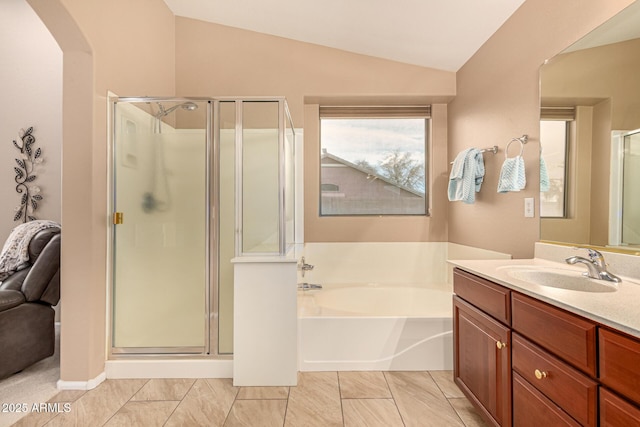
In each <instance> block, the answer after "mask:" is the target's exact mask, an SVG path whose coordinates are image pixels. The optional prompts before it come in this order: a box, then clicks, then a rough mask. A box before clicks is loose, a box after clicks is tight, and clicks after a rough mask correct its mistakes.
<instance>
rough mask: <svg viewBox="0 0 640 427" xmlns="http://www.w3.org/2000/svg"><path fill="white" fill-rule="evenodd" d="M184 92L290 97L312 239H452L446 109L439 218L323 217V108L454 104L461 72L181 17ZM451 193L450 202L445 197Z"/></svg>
mask: <svg viewBox="0 0 640 427" xmlns="http://www.w3.org/2000/svg"><path fill="white" fill-rule="evenodd" d="M176 74H177V75H176V77H177V80H176V89H177V92H178V93H179V94H181V95H185V96H188V95H204V96H222V95H229V96H235V95H239V96H242V95H245V96H249V95H251V96H253V95H263V96H273V95H284V96H286V98H287V101H288V103H289V108H290V110H291V116H292V119H293V123H294V126H296V127H303V128H304V138H305V141H304V151H305V161H304V163H305V164H304V170H305V172H304V173H305V178H304V186H305V219H304V221H305V241H307V242H326V241H348V242H358V241H365V242H366V241H446V239H447V226H446V207H447V204H446V182H445V180H444V179H443V174H445V173H446V166H443V165H445V163H446V145H447V139H446V132H447V130H446V120H447V119H446V116H447V113H446V111H447V109H446V105H439V106H437V107H435V108H434V120H433V123H432V146H433V148H432V159H431V162H430V166H429V171H430V176H431V180H432V183H431V189H430V190H431V191H432V217H411V218H399V217H374V218H362V217H351V218H320V217H319V215H318V212H319V210H318V200H319V189H320V184H319V170H318V168H319V157H320V148H319V143H318V132H319V127H318V113H317V108H318V105H319V104H320V103H334V102H340V103H363V102H365V101H367V100H368V101H371V100H374V101H376V102H392V103H402V102H411V103H415V102H420V101H422V102H433V101H434V100H435V101H440V102H443V100H444V102H446V101H448V100H449V99H450V98H451V97H452V96H453V95H454V94H455V74H454V73H452V72H447V71H439V70H433V69H429V68H424V67H418V66H414V65H407V64H402V63H398V62H393V61H387V60H383V59H378V58H373V57H369V56H364V55H357V54H353V53H348V52H344V51H341V50H337V49H331V48H326V47H322V46H317V45H313V44H309V43H302V42H297V41H292V40H288V39H283V38H280V37H274V36H269V35H264V34H259V33H255V32H251V31H246V30H241V29H236V28H231V27H225V26H222V25H216V24H211V23H206V22H202V21H197V20H193V19H187V18H180V17H178V18H176ZM443 195H444V197H443Z"/></svg>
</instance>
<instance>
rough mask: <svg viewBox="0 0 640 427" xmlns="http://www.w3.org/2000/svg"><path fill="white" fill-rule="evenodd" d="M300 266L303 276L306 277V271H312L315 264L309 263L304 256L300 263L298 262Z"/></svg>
mask: <svg viewBox="0 0 640 427" xmlns="http://www.w3.org/2000/svg"><path fill="white" fill-rule="evenodd" d="M298 268H299V269H300V271H301V272H302V273H301V274H302V277H304V273H305V272H307V271H311V270H313V265H311V264H307V263H306V262H305V261H304V257H302V259H301V260H300V264H298Z"/></svg>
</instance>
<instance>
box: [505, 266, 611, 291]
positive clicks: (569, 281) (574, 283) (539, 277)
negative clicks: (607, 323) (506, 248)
mask: <svg viewBox="0 0 640 427" xmlns="http://www.w3.org/2000/svg"><path fill="white" fill-rule="evenodd" d="M507 274H508V275H509V276H511V277H513V278H514V279H518V280H522V281H524V282H528V283H532V284H535V285H539V286H545V287H550V288H558V289H567V290H570V291H578V292H615V291H617V290H618V287H617V286H616V284H615V283H613V282H611V283H610V282H605V281H602V280H597V279H591V278H589V277H586V276H583V275H582V274H581V273H579V272H577V271H574V270H564V269H560V268H558V269H552V268H536V269H533V268H511V269H508V271H507Z"/></svg>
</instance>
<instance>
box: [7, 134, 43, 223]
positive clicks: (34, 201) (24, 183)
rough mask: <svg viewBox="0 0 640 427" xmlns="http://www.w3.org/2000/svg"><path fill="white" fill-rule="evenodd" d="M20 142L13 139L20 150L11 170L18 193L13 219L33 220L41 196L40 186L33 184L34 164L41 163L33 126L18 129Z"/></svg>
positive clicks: (40, 153) (34, 177) (40, 154)
mask: <svg viewBox="0 0 640 427" xmlns="http://www.w3.org/2000/svg"><path fill="white" fill-rule="evenodd" d="M19 135H20V139H21V143H20V142H17V141H16V140H15V139H14V140H13V146H14V147H15V148H16V149H18V150H19V151H20V154H19V155H18V158H16V163H17V165H18V166H14V167H13V170H14V171H15V172H16V177H15V181H16V192H17V193H18V194H19V195H20V206H18V207H16V208H15V212H16V213H15V215H14V217H13V220H14V221H22V222H27V221H33V220H35V219H36V216H35V211H36V209H38V204H39V203H40V202H41V201H42V199H43V197H42V195H41V194H40V187H38V186H37V185H35V184H34V181H35V180H36V175H35V174H34V170H35V168H36V165H38V164H40V163H42V160H43V159H42V149H40V148H37V149H36V147H35V146H34V145H35V143H36V138H35V136H33V126H31V127H29V128H28V129H27V130H24V129H21V130H20V134H19Z"/></svg>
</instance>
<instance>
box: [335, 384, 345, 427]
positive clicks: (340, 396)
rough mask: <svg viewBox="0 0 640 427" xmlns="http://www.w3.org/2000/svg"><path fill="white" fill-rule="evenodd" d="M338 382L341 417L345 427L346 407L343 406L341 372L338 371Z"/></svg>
mask: <svg viewBox="0 0 640 427" xmlns="http://www.w3.org/2000/svg"><path fill="white" fill-rule="evenodd" d="M336 380H337V381H338V400H339V401H340V417H341V418H342V425H343V426H344V406H343V405H342V387H341V386H340V372H339V371H336Z"/></svg>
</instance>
